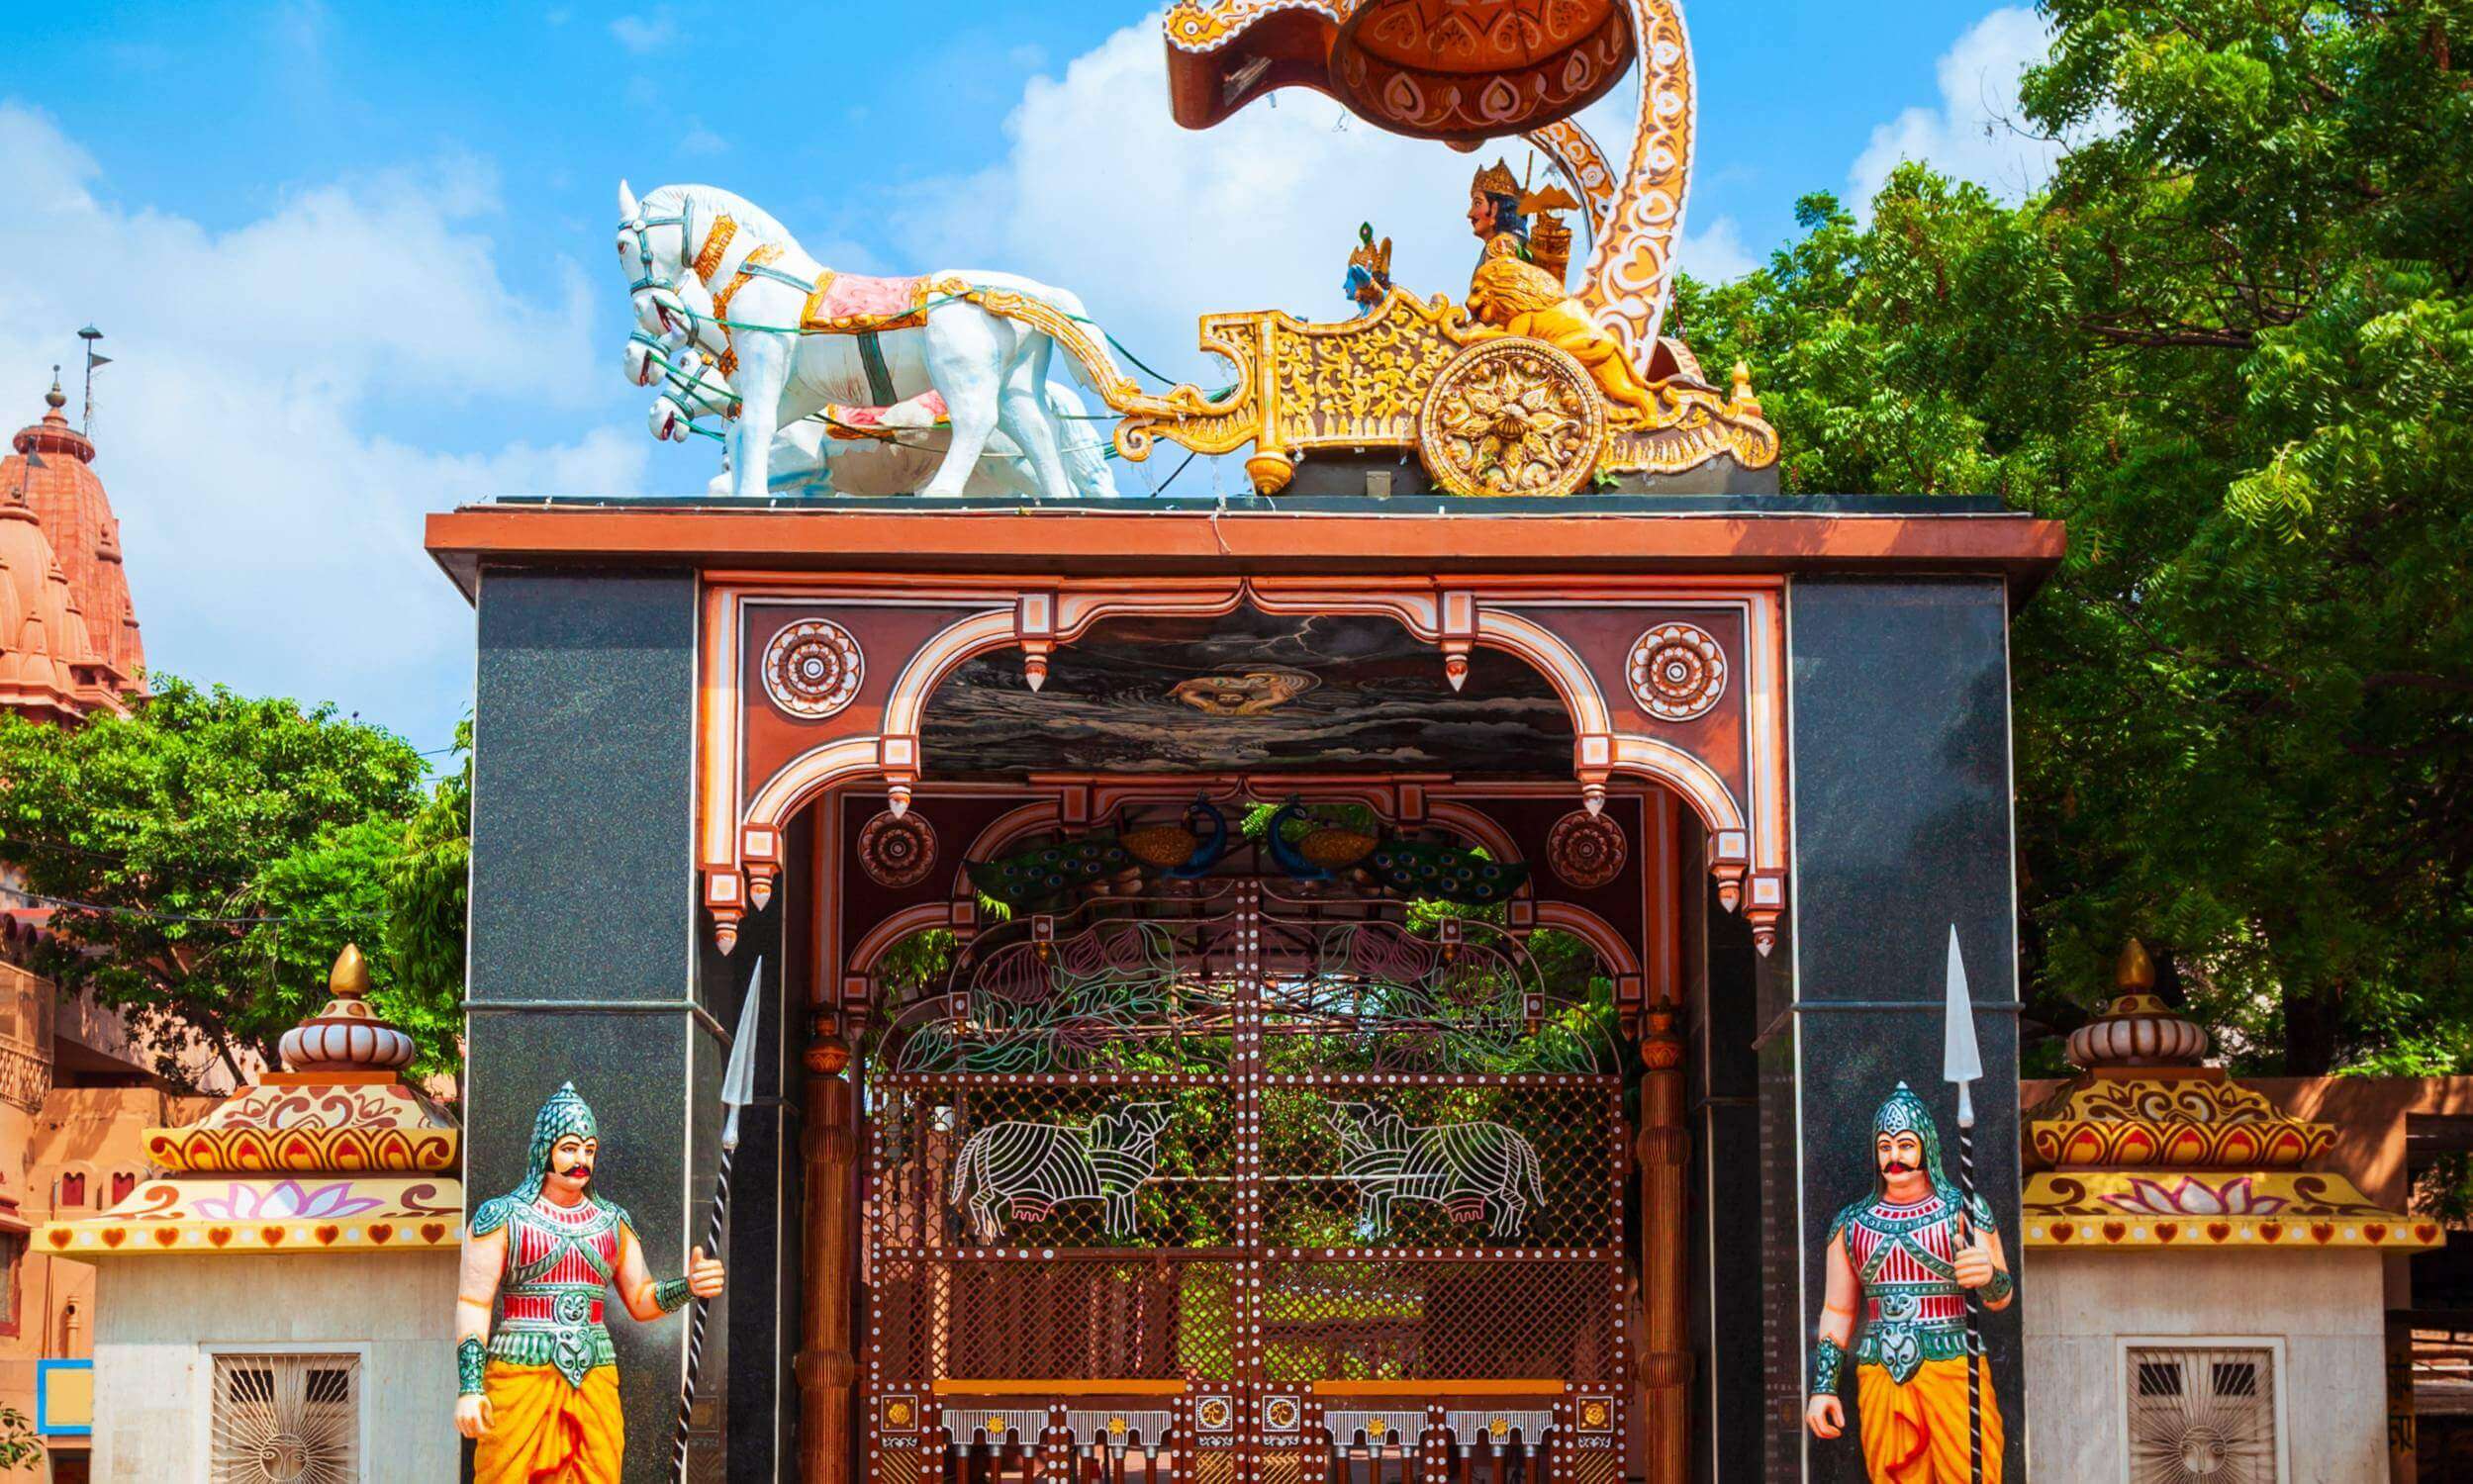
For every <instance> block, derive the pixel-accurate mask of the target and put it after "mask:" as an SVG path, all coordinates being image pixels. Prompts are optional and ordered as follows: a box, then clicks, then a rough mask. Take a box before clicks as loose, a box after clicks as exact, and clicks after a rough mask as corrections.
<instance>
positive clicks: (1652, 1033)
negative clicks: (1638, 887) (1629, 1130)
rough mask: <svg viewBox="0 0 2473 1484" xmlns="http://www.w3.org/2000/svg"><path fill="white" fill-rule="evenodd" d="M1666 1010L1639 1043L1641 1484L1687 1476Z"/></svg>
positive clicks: (1679, 1121)
mask: <svg viewBox="0 0 2473 1484" xmlns="http://www.w3.org/2000/svg"><path fill="white" fill-rule="evenodd" d="M1674 1014H1675V1011H1674V1004H1673V1001H1671V1000H1661V1001H1659V1002H1658V1003H1657V1004H1655V1005H1653V1006H1651V1007H1650V1009H1649V1012H1648V1015H1647V1017H1646V1018H1647V1021H1648V1025H1647V1029H1646V1031H1645V1032H1644V1033H1643V1035H1642V1036H1641V1040H1640V1060H1641V1064H1642V1065H1643V1066H1644V1067H1646V1068H1647V1070H1646V1071H1645V1072H1644V1074H1643V1075H1642V1077H1641V1086H1640V1225H1641V1234H1640V1241H1641V1252H1640V1274H1641V1310H1642V1324H1643V1329H1644V1331H1645V1333H1644V1334H1643V1335H1642V1336H1641V1344H1640V1379H1641V1387H1642V1390H1643V1392H1644V1396H1643V1398H1642V1408H1643V1412H1642V1416H1643V1418H1644V1419H1645V1420H1646V1423H1647V1428H1646V1433H1647V1437H1648V1440H1649V1457H1648V1460H1647V1463H1648V1484H1683V1481H1684V1480H1686V1479H1688V1478H1689V1477H1690V1475H1691V1376H1692V1360H1691V1349H1690V1346H1689V1344H1688V1342H1687V1340H1686V1338H1685V1337H1686V1335H1687V1333H1688V1329H1687V1327H1688V1326H1689V1324H1690V1318H1691V1296H1690V1293H1689V1291H1688V1289H1687V1288H1686V1287H1685V1278H1686V1275H1687V1267H1688V1256H1687V1251H1688V1249H1687V1245H1686V1243H1685V1242H1684V1240H1683V1238H1684V1231H1683V1217H1684V1188H1685V1180H1684V1176H1685V1170H1686V1165H1687V1163H1688V1161H1689V1159H1690V1155H1691V1136H1690V1134H1689V1132H1688V1131H1687V1130H1686V1128H1685V1125H1684V1121H1683V1118H1684V1113H1683V1108H1684V1093H1683V1040H1682V1037H1681V1036H1680V1035H1678V1034H1676V1032H1675V1029H1674Z"/></svg>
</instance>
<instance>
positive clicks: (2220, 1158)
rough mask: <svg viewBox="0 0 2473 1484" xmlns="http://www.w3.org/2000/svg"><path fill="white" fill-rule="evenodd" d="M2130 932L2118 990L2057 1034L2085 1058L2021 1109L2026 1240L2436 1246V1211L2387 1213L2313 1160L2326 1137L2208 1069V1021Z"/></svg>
mask: <svg viewBox="0 0 2473 1484" xmlns="http://www.w3.org/2000/svg"><path fill="white" fill-rule="evenodd" d="M2154 976H2155V971H2154V966H2153V965H2152V964H2151V963H2150V962H2149V961H2148V959H2147V957H2146V951H2145V950H2144V949H2143V948H2141V947H2140V946H2139V944H2138V943H2137V941H2136V940H2133V941H2132V942H2131V943H2130V945H2129V947H2128V948H2126V949H2125V950H2124V951H2123V953H2122V957H2121V969H2120V973H2119V977H2118V984H2117V987H2118V989H2119V991H2120V992H2119V995H2118V997H2116V998H2115V999H2114V1000H2113V1002H2112V1004H2111V1005H2110V1006H2108V1007H2107V1008H2106V1010H2105V1012H2104V1014H2103V1015H2102V1016H2101V1017H2100V1018H2098V1019H2096V1020H2095V1021H2093V1022H2091V1023H2089V1024H2087V1025H2085V1026H2082V1027H2080V1028H2079V1029H2078V1030H2077V1031H2076V1032H2075V1033H2074V1034H2072V1035H2071V1036H2070V1038H2069V1056H2070V1060H2071V1061H2073V1062H2075V1063H2077V1064H2078V1066H2079V1067H2083V1068H2084V1070H2083V1071H2082V1072H2081V1073H2080V1074H2079V1075H2078V1076H2077V1077H2076V1078H2074V1079H2073V1080H2071V1081H2070V1082H2068V1083H2067V1084H2065V1085H2064V1086H2063V1087H2062V1088H2061V1089H2060V1090H2059V1091H2058V1092H2056V1093H2055V1094H2054V1095H2053V1096H2052V1097H2051V1098H2050V1099H2048V1100H2046V1101H2045V1104H2044V1105H2043V1106H2042V1107H2039V1108H2035V1109H2033V1110H2030V1111H2029V1112H2028V1114H2027V1164H2028V1166H2029V1168H2030V1170H2032V1171H2033V1172H2032V1173H2030V1174H2029V1175H2028V1177H2027V1187H2026V1190H2025V1192H2024V1196H2025V1203H2026V1209H2025V1215H2026V1227H2027V1246H2029V1247H2031V1248H2042V1249H2058V1248H2071V1247H2079V1248H2092V1249H2098V1250H2106V1251H2115V1252H2163V1251H2166V1250H2169V1249H2172V1248H2183V1249H2190V1248H2196V1249H2202V1250H2204V1249H2208V1248H2248V1249H2251V1250H2257V1251H2266V1250H2274V1249H2284V1250H2288V1251H2293V1252H2315V1251H2318V1250H2319V1249H2322V1248H2380V1249H2388V1250H2393V1251H2397V1252H2419V1251H2422V1250H2424V1249H2426V1248H2432V1247H2436V1246H2438V1245H2440V1243H2441V1242H2442V1241H2443V1239H2444V1235H2445V1234H2444V1233H2442V1232H2441V1231H2440V1230H2439V1226H2438V1223H2436V1222H2434V1221H2426V1220H2416V1219H2415V1218H2413V1217H2411V1216H2407V1215H2404V1214H2402V1213H2399V1212H2395V1211H2390V1210H2387V1209H2385V1208H2383V1207H2381V1206H2379V1205H2377V1204H2376V1203H2374V1202H2373V1201H2371V1199H2370V1198H2369V1197H2368V1196H2366V1195H2364V1194H2362V1192H2361V1191H2360V1189H2359V1188H2358V1187H2356V1186H2355V1185H2354V1184H2353V1182H2352V1181H2351V1180H2349V1179H2346V1178H2345V1177H2344V1176H2343V1175H2341V1174H2337V1173H2334V1172H2332V1171H2318V1170H2313V1169H2311V1168H2310V1165H2311V1164H2312V1163H2313V1162H2315V1161H2316V1160H2317V1159H2318V1158H2319V1157H2320V1156H2321V1155H2323V1154H2325V1153H2326V1152H2327V1149H2328V1146H2329V1145H2330V1143H2332V1142H2333V1138H2334V1131H2333V1130H2332V1129H2330V1127H2329V1126H2328V1125H2326V1124H2323V1123H2310V1122H2306V1121H2304V1120H2301V1119H2296V1118H2291V1117H2288V1116H2286V1115H2285V1113H2284V1112H2283V1111H2282V1110H2281V1109H2279V1108H2277V1107H2276V1105H2275V1104H2274V1103H2272V1102H2270V1101H2268V1100H2267V1098H2266V1097H2265V1096H2264V1095H2263V1094H2261V1093H2259V1092H2257V1091H2255V1090H2253V1089H2251V1088H2248V1087H2244V1086H2242V1085H2241V1084H2240V1083H2238V1082H2236V1081H2235V1080H2233V1078H2231V1077H2230V1076H2228V1075H2226V1074H2225V1071H2224V1068H2222V1067H2206V1066H2202V1065H2200V1062H2199V1059H2200V1058H2201V1057H2203V1056H2204V1055H2206V1051H2207V1033H2206V1032H2205V1031H2203V1030H2201V1029H2200V1028H2199V1027H2198V1026H2197V1025H2196V1024H2195V1023H2193V1022H2191V1021H2190V1020H2188V1019H2186V1018H2184V1017H2183V1016H2181V1015H2180V1014H2178V1013H2177V1012H2175V1011H2174V1010H2172V1009H2171V1008H2170V1007H2169V1006H2167V1005H2166V1004H2165V1003H2164V1002H2163V1001H2162V1000H2161V999H2158V998H2157V997H2156V996H2155V995H2154V993H2153V992H2152V990H2153V987H2154Z"/></svg>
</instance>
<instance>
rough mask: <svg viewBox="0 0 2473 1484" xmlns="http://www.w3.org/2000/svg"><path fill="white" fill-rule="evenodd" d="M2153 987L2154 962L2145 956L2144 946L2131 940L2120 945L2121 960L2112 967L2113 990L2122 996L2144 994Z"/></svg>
mask: <svg viewBox="0 0 2473 1484" xmlns="http://www.w3.org/2000/svg"><path fill="white" fill-rule="evenodd" d="M2154 987H2155V961H2154V960H2153V959H2150V958H2148V957H2147V956H2146V945H2145V944H2143V943H2140V941H2139V940H2138V939H2136V938H2132V939H2130V940H2129V941H2128V942H2126V943H2124V944H2122V945H2121V959H2120V961H2119V962H2118V963H2116V964H2114V965H2113V988H2114V990H2115V991H2117V992H2118V993H2122V994H2144V993H2145V992H2146V991H2148V990H2149V989H2152V988H2154Z"/></svg>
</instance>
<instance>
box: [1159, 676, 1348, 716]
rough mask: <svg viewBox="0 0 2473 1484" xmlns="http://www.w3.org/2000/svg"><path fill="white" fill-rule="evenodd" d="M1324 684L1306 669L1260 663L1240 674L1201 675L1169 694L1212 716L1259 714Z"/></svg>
mask: <svg viewBox="0 0 2473 1484" xmlns="http://www.w3.org/2000/svg"><path fill="white" fill-rule="evenodd" d="M1320 684H1322V683H1321V682H1320V681H1319V680H1317V679H1315V678H1314V677H1313V676H1311V675H1308V674H1306V673H1305V672H1304V671H1302V670H1290V669H1287V668H1286V667H1284V666H1277V665H1258V666H1255V667H1253V668H1251V669H1248V670H1246V671H1244V672H1243V673H1242V674H1237V675H1197V676H1194V677H1193V678H1192V679H1190V680H1181V681H1179V682H1177V684H1176V685H1175V686H1173V687H1172V688H1170V690H1169V692H1168V694H1169V695H1171V696H1175V697H1176V698H1177V699H1179V700H1182V701H1184V702H1185V703H1186V704H1187V705H1189V706H1191V707H1193V708H1194V709H1195V710H1197V711H1201V712H1203V713H1204V714H1206V715H1211V716H1259V715H1261V714H1262V713H1264V712H1265V711H1276V710H1278V709H1279V708H1280V707H1282V706H1284V705H1286V704H1287V703H1288V702H1289V701H1291V700H1294V699H1295V698H1296V697H1298V696H1302V695H1304V694H1305V693H1306V692H1308V691H1310V690H1312V689H1313V688H1314V687H1316V686H1318V685H1320Z"/></svg>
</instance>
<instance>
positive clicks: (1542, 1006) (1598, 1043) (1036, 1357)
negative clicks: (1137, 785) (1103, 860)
mask: <svg viewBox="0 0 2473 1484" xmlns="http://www.w3.org/2000/svg"><path fill="white" fill-rule="evenodd" d="M1558 977H1560V978H1561V979H1562V980H1564V982H1563V983H1562V984H1561V985H1560V987H1558V986H1556V985H1551V984H1550V982H1549V978H1548V976H1547V975H1546V974H1542V973H1541V972H1540V969H1539V967H1538V965H1537V964H1536V963H1535V962H1534V961H1533V960H1532V959H1531V957H1530V955H1529V953H1528V952H1527V951H1526V949H1525V948H1524V947H1523V946H1522V944H1521V943H1520V942H1519V941H1518V940H1517V939H1516V938H1515V937H1514V936H1513V935H1512V934H1510V933H1507V932H1504V931H1502V930H1500V929H1499V928H1496V927H1494V926H1491V925H1489V924H1486V923H1484V922H1479V921H1469V920H1460V919H1450V918H1445V919H1439V920H1432V921H1421V922H1418V923H1413V924H1412V923H1410V922H1408V921H1404V920H1403V919H1402V913H1401V909H1400V908H1399V906H1398V905H1397V904H1396V903H1389V904H1385V903H1381V902H1369V901H1358V900H1338V901H1334V900H1312V899H1303V900H1289V901H1283V900H1278V899H1273V898H1267V897H1266V889H1265V886H1264V885H1263V883H1261V882H1258V881H1253V880H1250V879H1248V880H1232V881H1231V880H1223V881H1206V882H1203V883H1199V884H1197V885H1196V886H1194V887H1192V888H1189V895H1187V896H1185V897H1183V898H1179V899H1168V900H1157V901H1154V900H1144V901H1140V902H1125V901H1107V900H1104V899H1103V900H1101V901H1099V902H1095V903H1094V904H1092V905H1091V906H1088V907H1085V908H1083V909H1081V910H1079V911H1077V912H1076V913H1074V914H1072V915H1070V916H1066V917H1058V918H1046V917H1038V918H1026V919H1017V920H1015V921H1013V922H1011V923H1008V924H1005V925H1004V926H1002V927H1000V928H999V929H996V930H994V931H991V932H989V933H986V934H983V935H982V936H980V937H979V938H977V939H975V940H973V941H972V942H971V943H970V944H969V945H968V946H967V947H966V948H965V949H964V950H963V952H962V953H961V954H960V955H959V956H958V958H957V962H956V964H955V966H954V970H953V974H952V975H951V978H950V981H949V984H948V986H947V990H946V992H944V993H942V994H938V995H933V996H930V997H927V998H923V999H920V1000H916V1001H913V1002H912V1003H910V1004H909V1005H907V1006H905V1007H904V1008H903V1009H902V1010H901V1011H900V1012H899V1013H898V1014H897V1015H896V1016H895V1017H894V1018H893V1020H892V1021H891V1023H890V1024H889V1025H888V1028H887V1032H886V1034H885V1036H884V1037H883V1038H882V1041H881V1043H880V1045H879V1047H878V1049H877V1051H876V1053H875V1055H874V1056H873V1057H872V1059H871V1061H870V1064H869V1069H868V1079H867V1092H868V1117H869V1123H870V1129H871V1133H870V1150H869V1160H868V1177H867V1178H868V1185H867V1205H866V1212H867V1214H866V1226H867V1252H866V1262H865V1268H864V1271H865V1275H866V1283H867V1337H866V1346H865V1349H864V1358H865V1369H864V1380H865V1390H864V1397H865V1406H866V1408H867V1419H866V1426H865V1428H864V1438H865V1443H864V1446H865V1450H866V1460H865V1461H866V1465H867V1471H868V1475H869V1478H870V1479H871V1481H872V1484H920V1481H922V1480H930V1479H950V1480H951V1481H952V1484H996V1481H999V1480H1000V1479H1003V1478H1007V1477H1013V1478H1021V1479H1028V1478H1031V1477H1034V1476H1039V1477H1053V1478H1060V1479H1061V1478H1066V1477H1071V1478H1074V1479H1077V1480H1091V1481H1104V1484H1125V1481H1128V1480H1132V1479H1136V1478H1139V1479H1141V1480H1143V1481H1145V1484H1154V1481H1155V1484H1188V1481H1190V1484H1258V1481H1259V1484H1324V1481H1332V1480H1338V1481H1347V1484H1390V1481H1396V1484H1411V1481H1416V1484H1445V1481H1468V1484H1476V1481H1486V1484H1549V1481H1554V1484H1566V1481H1568V1484H1613V1481H1615V1480H1617V1479H1619V1478H1620V1476H1621V1472H1622V1469H1621V1459H1622V1443H1621V1439H1622V1438H1623V1430H1624V1421H1623V1389H1624V1388H1623V1378H1624V1377H1625V1376H1626V1375H1627V1374H1628V1366H1627V1363H1626V1347H1627V1338H1626V1336H1625V1333H1624V1318H1623V1316H1624V1302H1623V1294H1624V1288H1625V1271H1626V1264H1625V1261H1624V1255H1623V1196H1622V1181H1623V1171H1624V1169H1625V1167H1626V1159H1625V1153H1624V1145H1625V1142H1626V1140H1627V1137H1628V1131H1627V1128H1626V1120H1625V1117H1624V1108H1623V1076H1622V1073H1621V1063H1620V1061H1619V1057H1618V1053H1617V1047H1618V1045H1619V1038H1618V1037H1617V1036H1616V1034H1615V1024H1616V1023H1615V1012H1614V1007H1613V1005H1612V1003H1611V1001H1610V996H1609V995H1608V994H1606V993H1605V992H1604V988H1603V981H1602V980H1591V979H1590V978H1589V976H1588V975H1586V974H1577V975H1569V974H1567V975H1560V976H1558ZM1592 985H1593V988H1592Z"/></svg>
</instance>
